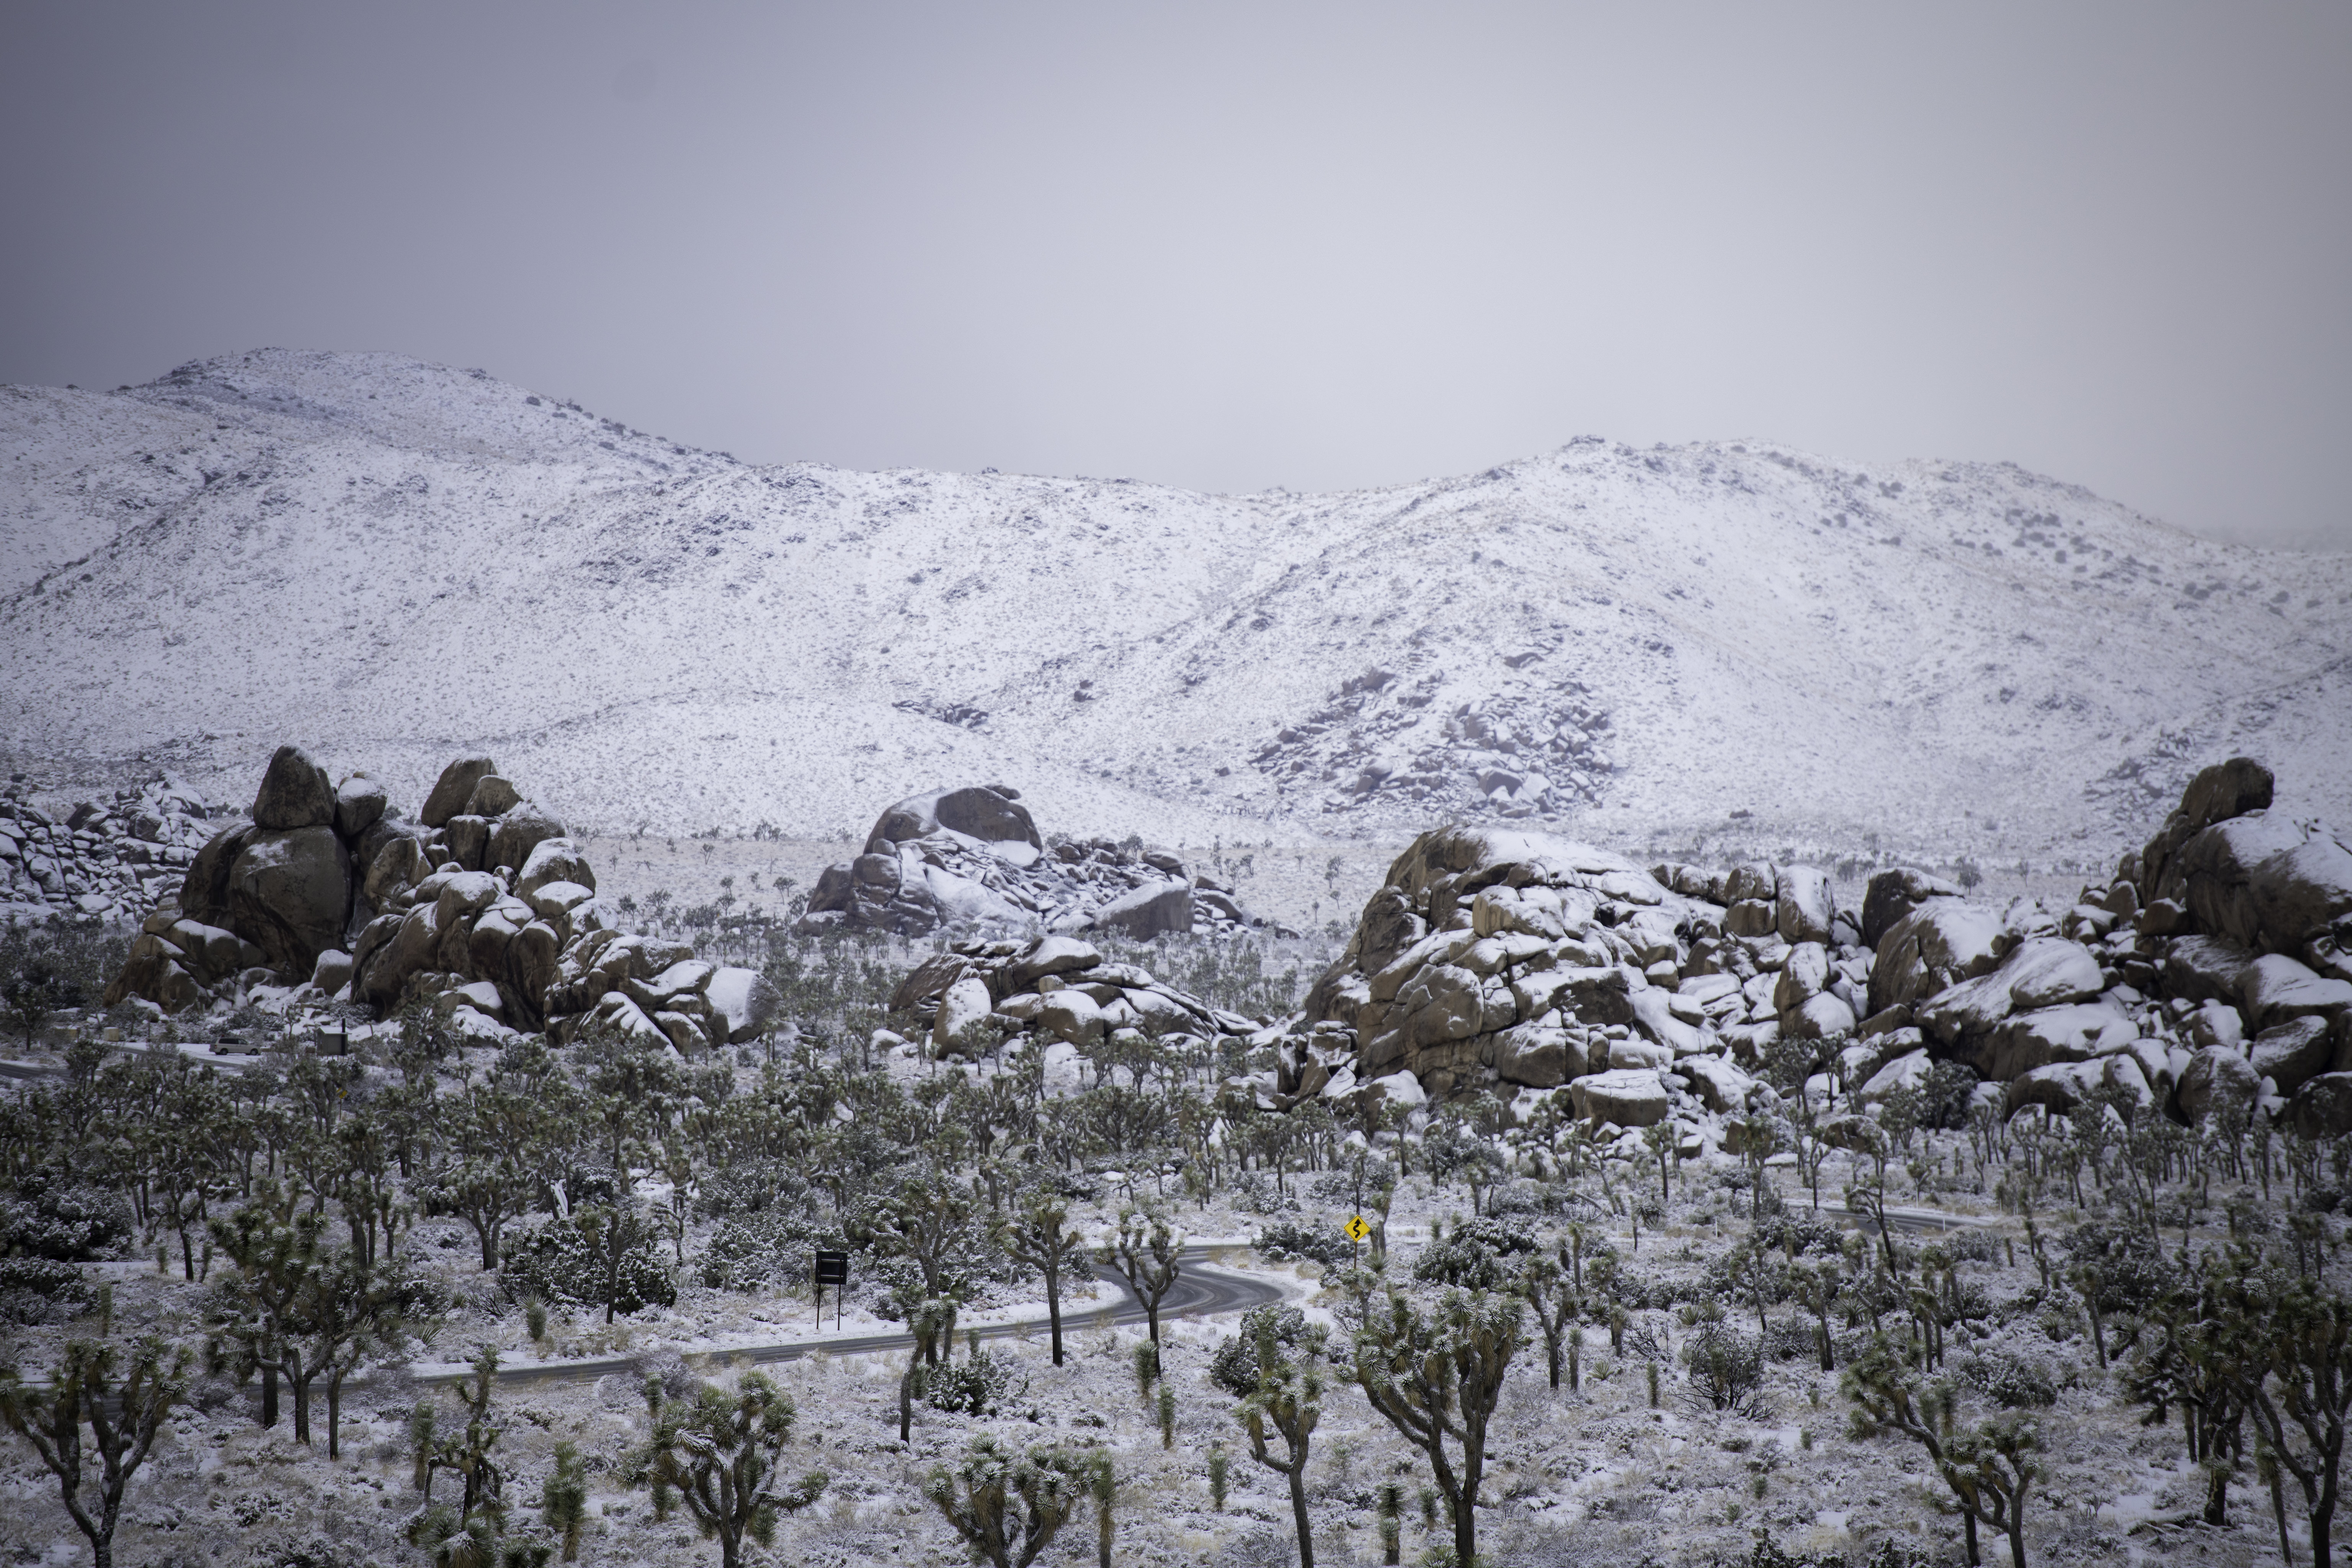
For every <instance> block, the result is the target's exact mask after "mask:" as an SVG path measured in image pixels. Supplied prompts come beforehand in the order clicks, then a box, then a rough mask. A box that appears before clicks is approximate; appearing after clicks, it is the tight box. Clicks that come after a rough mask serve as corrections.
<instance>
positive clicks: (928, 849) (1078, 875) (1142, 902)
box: [800, 784, 1264, 939]
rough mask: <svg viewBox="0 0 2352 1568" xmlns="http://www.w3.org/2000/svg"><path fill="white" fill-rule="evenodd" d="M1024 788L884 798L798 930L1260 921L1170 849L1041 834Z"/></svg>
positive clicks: (1208, 926) (829, 873) (1135, 931)
mask: <svg viewBox="0 0 2352 1568" xmlns="http://www.w3.org/2000/svg"><path fill="white" fill-rule="evenodd" d="M1019 796H1020V791H1018V790H1015V789H1013V788H1011V787H1010V786H1008V785H1003V784H987V785H976V786H971V787H967V788H962V789H950V790H937V791H933V792H931V793H930V794H928V795H911V796H909V797H908V798H907V799H905V800H902V801H899V802H898V803H896V804H895V805H891V806H890V807H889V808H888V809H887V810H885V811H884V812H883V813H882V815H881V816H879V817H878V818H877V819H876V821H875V825H874V830H873V831H872V832H871V833H869V834H868V835H866V847H865V851H864V853H862V854H860V855H859V856H857V857H856V858H855V859H853V860H850V861H847V862H845V863H843V864H840V865H835V866H829V867H827V868H825V870H824V873H823V875H821V876H820V877H819V878H818V879H817V884H816V887H815V888H814V889H813V890H812V891H811V893H810V895H809V901H808V908H807V910H806V911H805V912H804V913H803V916H802V919H801V921H800V929H801V931H803V933H814V932H819V931H831V930H846V931H895V932H898V933H899V934H902V935H910V936H913V935H922V934H924V933H926V932H929V931H939V930H940V929H942V928H994V929H998V930H1003V931H1039V930H1045V931H1060V932H1073V931H1083V930H1087V929H1102V930H1109V931H1120V932H1123V933H1124V934H1127V935H1129V936H1132V937H1136V938H1139V939H1141V938H1149V937H1152V936H1157V935H1159V934H1160V933H1162V932H1170V931H1176V932H1181V931H1209V932H1223V931H1237V930H1244V929H1252V928H1256V927H1260V926H1262V925H1263V924H1264V922H1263V921H1258V920H1256V919H1255V918H1254V917H1251V916H1248V915H1245V914H1244V913H1242V912H1241V910H1240V906H1239V905H1237V904H1236V903H1235V902H1234V899H1233V896H1232V894H1231V893H1230V892H1229V891H1228V890H1226V889H1222V888H1216V887H1213V886H1211V885H1209V884H1208V883H1207V882H1206V881H1205V879H1198V878H1194V877H1192V876H1189V875H1188V874H1187V873H1186V872H1185V869H1184V866H1183V863H1182V862H1181V861H1180V860H1178V859H1177V858H1175V857H1174V856H1172V855H1168V854H1164V853H1162V852H1160V851H1158V850H1151V849H1137V848H1134V847H1131V846H1122V845H1118V844H1115V843H1112V842H1111V841H1109V840H1108V839H1093V840H1088V841H1087V842H1084V843H1077V842H1073V841H1070V840H1066V839H1060V838H1056V839H1055V840H1053V841H1052V842H1051V843H1048V842H1047V841H1046V840H1045V839H1044V838H1042V837H1040V836H1039V834H1038V831H1037V826H1036V823H1035V822H1034V820H1033V819H1032V817H1031V816H1030V815H1029V808H1028V807H1027V806H1025V805H1022V804H1021V802H1020V798H1019Z"/></svg>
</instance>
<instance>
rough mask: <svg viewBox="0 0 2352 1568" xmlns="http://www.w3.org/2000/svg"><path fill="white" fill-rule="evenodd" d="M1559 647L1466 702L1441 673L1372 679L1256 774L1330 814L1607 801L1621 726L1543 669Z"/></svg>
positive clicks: (1283, 740)
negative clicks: (1613, 732) (1314, 800)
mask: <svg viewBox="0 0 2352 1568" xmlns="http://www.w3.org/2000/svg"><path fill="white" fill-rule="evenodd" d="M1557 651H1558V644H1557V640H1556V639H1555V640H1553V641H1550V642H1537V643H1533V644H1530V645H1528V646H1527V647H1521V648H1517V649H1515V650H1512V651H1510V652H1509V653H1507V654H1506V656H1505V657H1504V659H1503V665H1504V667H1505V668H1506V670H1507V673H1506V674H1504V675H1502V676H1500V677H1499V678H1496V680H1495V681H1493V682H1492V683H1490V684H1491V685H1492V686H1493V689H1484V690H1480V691H1478V692H1476V693H1475V694H1470V693H1457V692H1455V691H1454V690H1453V689H1452V688H1450V687H1449V686H1448V685H1447V683H1446V680H1445V677H1444V673H1443V672H1441V671H1434V670H1433V671H1430V672H1427V673H1425V674H1422V675H1420V676H1418V677H1417V678H1408V677H1404V676H1400V675H1398V674H1396V673H1395V672H1393V671H1391V670H1387V669H1378V668H1375V669H1369V670H1366V671H1365V672H1364V673H1362V674H1361V675H1358V676H1355V677H1352V678H1350V679H1348V680H1346V681H1344V682H1342V683H1341V684H1340V687H1339V689H1338V690H1337V691H1335V692H1333V693H1332V694H1331V696H1330V699H1329V700H1328V701H1327V702H1325V703H1324V705H1323V706H1322V707H1320V708H1318V709H1317V710H1315V711H1313V712H1312V713H1309V714H1307V715H1306V716H1305V717H1304V718H1301V719H1299V720H1297V721H1295V722H1292V723H1287V724H1285V725H1283V726H1282V727H1281V728H1280V729H1279V730H1278V731H1276V733H1275V734H1274V735H1273V736H1272V738H1270V739H1269V740H1267V741H1266V742H1264V743H1263V744H1262V745H1260V746H1259V747H1258V748H1257V750H1256V751H1255V752H1253V753H1252V754H1251V757H1250V763H1251V765H1252V766H1254V767H1255V768H1256V769H1257V770H1258V772H1260V773H1264V774H1265V775H1266V777H1268V778H1270V779H1272V780H1274V781H1276V783H1279V784H1282V785H1283V786H1284V787H1285V789H1286V792H1290V793H1296V794H1299V795H1309V796H1310V798H1311V795H1312V792H1314V791H1316V790H1317V789H1318V788H1319V789H1320V790H1321V792H1322V804H1323V809H1324V810H1325V811H1327V812H1343V811H1351V810H1354V809H1357V808H1359V807H1361V806H1367V805H1369V806H1373V807H1376V808H1377V807H1388V808H1391V810H1395V811H1411V812H1412V813H1414V814H1416V815H1418V816H1422V817H1423V820H1426V819H1427V816H1429V815H1430V814H1433V813H1436V812H1444V813H1446V814H1448V815H1453V816H1497V817H1505V818H1510V817H1526V816H1535V815H1536V814H1537V813H1538V812H1557V811H1559V810H1561V809H1563V808H1564V807H1567V806H1570V805H1580V804H1582V803H1585V802H1589V801H1594V800H1598V799H1599V798H1600V797H1601V787H1602V784H1603V783H1604V782H1605V781H1606V779H1607V778H1608V776H1609V775H1610V774H1612V773H1614V772H1615V771H1616V768H1615V763H1614V762H1613V760H1612V752H1611V748H1610V745H1609V731H1610V728H1611V725H1610V717H1609V714H1608V713H1607V712H1606V711H1605V710H1602V709H1601V707H1600V706H1599V705H1598V704H1597V703H1596V702H1595V701H1594V700H1592V698H1591V693H1589V692H1588V691H1587V690H1586V689H1585V688H1584V686H1583V685H1582V683H1581V682H1580V681H1577V680H1575V679H1571V678H1569V677H1567V676H1565V675H1563V674H1561V673H1560V672H1559V671H1557V670H1550V669H1546V668H1542V665H1543V661H1544V660H1545V659H1546V658H1548V657H1549V656H1550V655H1551V654H1553V653H1555V652H1557Z"/></svg>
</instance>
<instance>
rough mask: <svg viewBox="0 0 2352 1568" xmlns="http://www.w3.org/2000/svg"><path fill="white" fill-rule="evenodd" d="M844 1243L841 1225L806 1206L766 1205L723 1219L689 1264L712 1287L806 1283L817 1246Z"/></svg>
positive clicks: (844, 1246) (758, 1287)
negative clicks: (750, 1211)
mask: <svg viewBox="0 0 2352 1568" xmlns="http://www.w3.org/2000/svg"><path fill="white" fill-rule="evenodd" d="M848 1246H849V1243H848V1242H847V1241H846V1240H845V1239H844V1238H843V1237H842V1234H841V1230H840V1227H839V1226H835V1225H832V1224H829V1223H826V1222H823V1221H820V1220H817V1219H815V1218H814V1217H813V1216H812V1215H810V1214H809V1212H808V1211H806V1210H795V1209H787V1208H781V1207H779V1208H764V1209H760V1210H757V1211H755V1212H753V1213H750V1214H739V1215H732V1216H730V1217H729V1218H727V1219H724V1220H721V1221H720V1222H719V1227H718V1229H717V1230H716V1231H714V1232H712V1234H711V1237H710V1240H709V1243H708V1244H706V1245H705V1246H704V1247H703V1249H702V1250H701V1251H700V1252H698V1253H697V1254H695V1257H694V1262H693V1265H692V1267H693V1268H694V1271H695V1277H696V1278H697V1279H700V1280H701V1281H702V1283H704V1284H705V1285H708V1286H709V1287H710V1289H714V1290H764V1289H771V1288H772V1287H775V1286H779V1285H793V1284H805V1283H807V1282H808V1279H809V1277H810V1267H811V1265H812V1264H813V1263H814V1255H815V1253H816V1251H817V1249H818V1248H820V1247H823V1248H827V1249H831V1250H837V1251H838V1250H846V1249H847V1248H848Z"/></svg>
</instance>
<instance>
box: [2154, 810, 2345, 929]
mask: <svg viewBox="0 0 2352 1568" xmlns="http://www.w3.org/2000/svg"><path fill="white" fill-rule="evenodd" d="M2159 896H2161V897H2165V898H2172V899H2178V900H2179V901H2180V902H2181V903H2182V904H2184V905H2185V906H2187V908H2188V910H2189V913H2190V914H2191V915H2192V916H2194V917H2195V918H2196V921H2197V922H2198V924H2199V925H2200V927H2201V928H2203V929H2204V930H2205V931H2210V932H2213V933H2215V934H2217V935H2221V936H2225V937H2227V938H2229V939H2230V940H2231V941H2232V942H2236V943H2238V944H2239V945H2240V946H2242V947H2245V948H2248V949H2250V950H2252V951H2254V952H2300V951H2301V950H2302V948H2303V945H2304V943H2305V942H2307V941H2309V940H2310V938H2311V936H2312V935H2313V933H2315V932H2316V931H2320V930H2322V929H2323V928H2325V927H2326V926H2327V925H2329V924H2330V923H2331V922H2333V921H2336V920H2337V919H2339V918H2341V917H2343V916H2345V915H2347V914H2352V849H2347V847H2345V846H2344V844H2343V843H2342V842H2341V841H2339V840H2338V839H2336V837H2333V836H2332V835H2330V834H2327V833H2325V832H2316V831H2315V832H2311V833H2308V834H2307V833H2305V830H2304V829H2303V827H2302V826H2299V825H2298V824H2296V823H2295V822H2294V821H2293V820H2291V819H2289V818H2287V817H2284V816H2278V815H2277V814H2274V813H2272V812H2266V811H2265V812H2255V813H2252V814H2250V815H2248V816H2238V817H2233V818H2231V820H2229V821H2227V822H2221V823H2218V824H2216V825H2214V826H2211V827H2208V828H2206V829H2205V830H2204V831H2202V832H2200V833H2199V834H2197V835H2196V836H2195V837H2192V838H2190V839H2189V841H2188V842H2186V843H2185V844H2183V845H2182V846H2181V847H2180V849H2179V853H2178V854H2177V855H2175V856H2174V858H2173V860H2172V863H2171V865H2170V867H2169V868H2168V870H2167V871H2166V873H2165V879H2164V882H2163V884H2162V886H2161V887H2160V889H2159Z"/></svg>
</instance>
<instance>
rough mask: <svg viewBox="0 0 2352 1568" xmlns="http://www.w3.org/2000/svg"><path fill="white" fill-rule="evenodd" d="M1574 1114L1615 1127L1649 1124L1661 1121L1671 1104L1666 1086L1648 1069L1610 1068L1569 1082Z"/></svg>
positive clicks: (1647, 1125)
mask: <svg viewBox="0 0 2352 1568" xmlns="http://www.w3.org/2000/svg"><path fill="white" fill-rule="evenodd" d="M1569 1093H1570V1096H1572V1097H1573V1099H1574V1100H1575V1103H1576V1113H1577V1115H1579V1116H1580V1117H1583V1118H1584V1119H1585V1120H1587V1121H1596V1122H1599V1121H1606V1122H1612V1123H1614V1124H1615V1125H1617V1126H1619V1127H1650V1126H1654V1125H1655V1124H1656V1123H1658V1122H1661V1121H1664V1120H1665V1119H1666V1111H1667V1110H1668V1109H1669V1108H1670V1107H1671V1106H1672V1104H1673V1103H1674V1102H1673V1100H1671V1099H1670V1098H1668V1096H1667V1094H1666V1086H1665V1083H1664V1080H1663V1079H1660V1078H1659V1077H1658V1075H1657V1073H1656V1072H1655V1071H1654V1070H1653V1069H1652V1068H1611V1069H1610V1070H1609V1071H1607V1072H1597V1073H1592V1074H1590V1075H1588V1076H1587V1077H1584V1078H1580V1079H1577V1080H1576V1081H1575V1082H1574V1083H1571V1084H1570V1085H1569Z"/></svg>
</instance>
